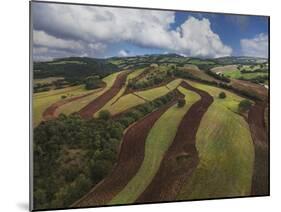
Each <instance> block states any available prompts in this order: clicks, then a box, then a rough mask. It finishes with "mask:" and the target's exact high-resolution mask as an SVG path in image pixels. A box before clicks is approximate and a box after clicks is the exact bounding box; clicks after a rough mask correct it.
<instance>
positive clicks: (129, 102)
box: [94, 68, 144, 117]
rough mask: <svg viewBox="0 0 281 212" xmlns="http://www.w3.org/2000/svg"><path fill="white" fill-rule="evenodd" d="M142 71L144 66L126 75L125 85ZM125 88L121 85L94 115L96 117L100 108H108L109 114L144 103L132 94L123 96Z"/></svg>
mask: <svg viewBox="0 0 281 212" xmlns="http://www.w3.org/2000/svg"><path fill="white" fill-rule="evenodd" d="M143 71H144V68H142V69H136V70H135V71H132V72H131V73H129V74H128V76H127V80H126V85H127V84H128V82H129V80H130V79H132V78H134V77H136V76H138V75H140V74H141V73H142V72H143ZM125 90H126V86H123V87H122V88H121V90H120V91H119V92H118V94H117V95H115V96H114V97H113V98H112V99H111V100H109V101H108V102H107V103H106V104H105V105H104V106H103V107H102V108H101V109H100V110H99V111H98V112H97V113H95V114H94V117H97V116H98V114H99V112H100V111H102V110H108V111H109V112H110V113H111V115H115V114H117V113H120V112H122V111H124V110H126V109H128V108H130V107H134V106H136V105H139V104H142V103H144V100H143V99H141V98H138V97H137V96H135V95H132V94H127V95H125V96H122V95H123V93H124V91H125ZM121 96H122V97H121ZM120 97H121V98H120ZM116 100H117V101H116Z"/></svg>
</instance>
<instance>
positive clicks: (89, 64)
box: [34, 57, 119, 79]
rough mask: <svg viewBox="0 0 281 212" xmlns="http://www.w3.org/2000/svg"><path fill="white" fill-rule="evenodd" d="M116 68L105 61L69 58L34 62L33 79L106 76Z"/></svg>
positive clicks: (116, 69)
mask: <svg viewBox="0 0 281 212" xmlns="http://www.w3.org/2000/svg"><path fill="white" fill-rule="evenodd" d="M118 70H119V69H118V67H117V66H116V65H114V64H112V63H110V62H108V60H106V59H96V58H88V57H69V58H61V59H56V60H53V61H49V62H34V78H35V79H38V78H45V77H65V78H83V77H86V76H90V75H100V76H103V75H107V74H109V73H113V72H115V71H118Z"/></svg>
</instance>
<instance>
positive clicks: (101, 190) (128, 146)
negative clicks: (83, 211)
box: [72, 98, 176, 207]
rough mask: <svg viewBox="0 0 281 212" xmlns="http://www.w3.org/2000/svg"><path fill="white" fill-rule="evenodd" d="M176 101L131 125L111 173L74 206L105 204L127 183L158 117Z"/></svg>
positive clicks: (139, 160)
mask: <svg viewBox="0 0 281 212" xmlns="http://www.w3.org/2000/svg"><path fill="white" fill-rule="evenodd" d="M175 103H176V98H174V99H173V100H172V101H171V102H170V103H168V104H167V105H165V106H163V107H161V108H160V109H158V110H156V111H154V112H152V113H150V114H149V115H147V116H145V117H144V118H143V119H141V120H139V121H138V122H136V123H135V124H133V125H132V126H131V127H129V129H128V130H127V131H126V133H125V135H124V137H123V142H122V144H121V147H120V152H119V157H118V161H117V164H116V166H115V167H114V169H113V171H112V172H111V174H110V175H109V176H107V177H106V178H105V179H104V180H103V181H101V182H100V183H99V184H98V185H96V186H95V187H94V188H93V189H92V190H91V191H90V192H89V193H88V194H86V195H85V196H84V197H82V198H81V199H80V200H78V201H77V202H76V203H74V204H73V205H72V207H83V206H96V205H105V204H106V203H108V202H109V201H110V200H111V199H112V198H113V197H114V196H115V195H116V194H118V193H119V192H120V191H121V190H122V189H123V188H124V187H125V186H126V185H127V183H128V182H129V181H130V180H131V179H132V177H134V175H135V174H136V173H137V171H138V170H139V168H140V166H141V164H142V161H143V159H144V148H145V140H146V137H147V136H148V133H149V131H150V129H151V128H152V126H153V125H154V123H155V122H156V121H157V120H158V118H159V117H160V116H161V115H162V114H163V113H164V112H165V111H166V110H167V109H168V108H169V107H171V106H172V105H173V104H175Z"/></svg>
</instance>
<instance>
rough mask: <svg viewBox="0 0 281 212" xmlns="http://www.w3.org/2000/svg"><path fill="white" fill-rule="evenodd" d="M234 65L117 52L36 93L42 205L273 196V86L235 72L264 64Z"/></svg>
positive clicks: (37, 179)
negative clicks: (93, 70) (70, 80)
mask: <svg viewBox="0 0 281 212" xmlns="http://www.w3.org/2000/svg"><path fill="white" fill-rule="evenodd" d="M76 60H77V58H75V60H74V59H73V60H70V62H69V59H66V60H65V61H64V60H59V61H57V62H55V65H56V66H60V65H61V64H68V65H71V64H73V63H75V64H76V65H77V61H76ZM87 61H89V60H86V59H84V60H83V61H82V62H84V63H87ZM221 61H227V62H221ZM233 61H234V62H235V63H234V62H233V63H230V59H229V58H225V59H224V60H223V59H221V60H219V59H213V60H211V59H210V60H208V59H206V60H204V59H199V58H198V59H197V58H185V57H181V56H179V55H161V56H159V55H151V56H147V57H131V58H110V59H108V60H107V61H100V62H102V64H104V65H109V67H112V68H113V69H114V68H116V67H118V70H116V71H114V72H112V73H108V74H107V75H106V76H103V75H102V74H100V75H98V76H97V75H95V74H94V75H92V74H90V75H87V76H85V78H83V79H79V80H78V81H75V83H74V84H66V85H65V86H63V87H62V88H56V89H55V88H53V87H52V86H50V87H49V88H50V90H48V91H42V92H36V93H34V95H33V111H34V112H33V126H34V155H35V158H36V161H35V164H34V173H35V185H36V186H35V190H34V196H35V206H36V209H44V208H46V207H47V208H63V207H74V208H76V207H87V206H97V205H99V206H100V205H120V204H131V203H143V202H161V201H174V200H194V199H212V198H221V197H237V196H250V195H268V192H269V190H268V182H269V179H268V166H269V164H268V137H267V132H268V114H269V111H268V107H269V105H268V102H267V101H268V90H267V88H266V87H265V86H264V85H265V84H266V82H263V83H262V82H255V81H251V79H252V78H248V77H245V79H241V78H239V77H238V74H240V75H243V76H246V75H245V74H248V75H253V74H255V75H256V76H258V74H257V73H261V72H259V71H257V70H259V69H260V68H265V67H266V65H262V66H261V65H260V64H253V65H247V64H240V63H238V62H239V59H238V58H236V59H235V60H233ZM80 62H81V61H80ZM80 62H79V63H78V64H79V65H82V64H81V63H80ZM95 64H96V63H95ZM51 65H52V64H51V63H50V64H48V66H51ZM44 67H45V66H44ZM206 67H208V68H209V69H206ZM238 67H239V69H238ZM45 68H47V66H46V67H45ZM243 70H244V71H243ZM250 71H253V72H252V73H248V72H250ZM262 71H264V70H262ZM73 72H75V70H74V71H73ZM234 72H235V73H234ZM238 72H239V73H238ZM246 72H247V73H246ZM84 73H88V72H87V71H85V72H84ZM221 74H223V75H222V76H221ZM236 75H237V76H236ZM267 76H268V75H267ZM40 80H41V81H39V82H41V83H45V82H48V83H49V82H54V80H67V78H54V77H52V78H50V76H49V75H48V76H46V78H42V79H40ZM89 83H90V84H89ZM46 166H47V167H48V169H47V170H48V171H47V170H45V169H44V167H46Z"/></svg>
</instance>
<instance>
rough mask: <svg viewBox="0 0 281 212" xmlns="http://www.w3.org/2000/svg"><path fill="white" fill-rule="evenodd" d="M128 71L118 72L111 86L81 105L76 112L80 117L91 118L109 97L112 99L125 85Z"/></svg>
mask: <svg viewBox="0 0 281 212" xmlns="http://www.w3.org/2000/svg"><path fill="white" fill-rule="evenodd" d="M127 75H128V72H123V73H121V74H119V75H118V76H117V78H116V80H115V82H114V84H113V85H112V87H111V88H110V89H109V90H107V91H106V92H105V93H103V94H102V95H100V96H99V97H98V98H96V99H94V100H93V101H91V102H90V103H89V104H88V105H86V106H85V107H83V108H82V109H81V110H80V111H79V112H78V114H79V115H80V116H81V117H82V118H85V119H87V118H92V117H93V115H94V114H95V113H96V112H97V111H98V110H100V109H101V108H102V107H103V106H104V105H105V104H106V103H107V102H108V101H109V100H110V99H112V98H113V97H114V96H115V95H116V94H117V93H118V92H119V91H120V89H121V88H122V86H123V85H125V82H126V79H127Z"/></svg>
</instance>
